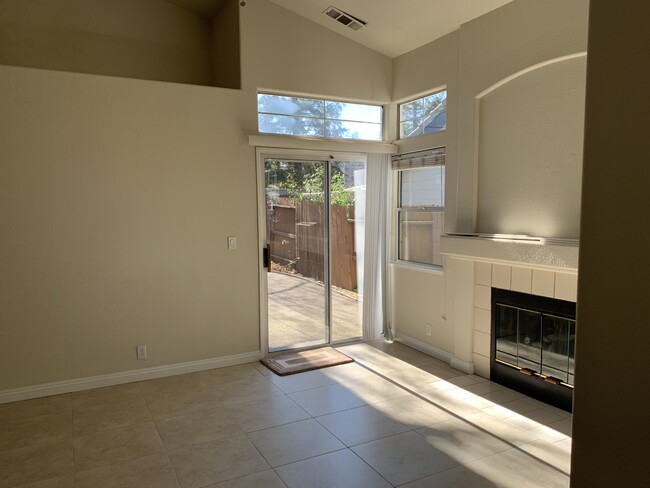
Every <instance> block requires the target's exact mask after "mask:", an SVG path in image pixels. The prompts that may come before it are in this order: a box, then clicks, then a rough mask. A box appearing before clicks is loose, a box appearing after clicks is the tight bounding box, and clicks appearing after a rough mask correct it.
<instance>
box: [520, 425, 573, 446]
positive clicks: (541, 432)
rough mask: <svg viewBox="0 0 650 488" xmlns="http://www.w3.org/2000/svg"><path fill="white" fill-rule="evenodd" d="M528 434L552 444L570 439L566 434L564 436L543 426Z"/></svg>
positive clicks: (529, 431) (531, 430)
mask: <svg viewBox="0 0 650 488" xmlns="http://www.w3.org/2000/svg"><path fill="white" fill-rule="evenodd" d="M527 432H528V433H529V434H530V435H531V436H533V437H534V438H535V439H540V440H543V441H546V442H550V443H556V442H560V441H563V440H565V439H568V438H569V437H568V436H567V435H566V434H563V433H562V432H559V431H557V430H555V429H554V428H552V427H550V426H546V425H542V426H540V427H537V428H535V429H530V430H528V431H527ZM535 439H533V440H535Z"/></svg>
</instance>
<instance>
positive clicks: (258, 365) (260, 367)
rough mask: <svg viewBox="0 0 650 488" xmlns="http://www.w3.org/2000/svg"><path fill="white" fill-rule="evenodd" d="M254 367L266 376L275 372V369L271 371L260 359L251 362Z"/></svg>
mask: <svg viewBox="0 0 650 488" xmlns="http://www.w3.org/2000/svg"><path fill="white" fill-rule="evenodd" d="M249 364H250V365H251V366H253V368H255V369H256V370H257V371H259V372H260V373H262V374H263V375H264V376H270V375H272V374H275V373H274V372H273V371H271V370H270V369H269V368H267V367H266V366H264V365H263V364H262V363H260V362H259V361H255V362H254V363H249Z"/></svg>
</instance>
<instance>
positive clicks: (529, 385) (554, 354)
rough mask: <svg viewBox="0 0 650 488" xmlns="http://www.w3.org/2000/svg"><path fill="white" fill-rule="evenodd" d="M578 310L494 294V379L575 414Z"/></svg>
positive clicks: (519, 295) (532, 298) (523, 296)
mask: <svg viewBox="0 0 650 488" xmlns="http://www.w3.org/2000/svg"><path fill="white" fill-rule="evenodd" d="M575 333H576V304H575V303H573V302H567V301H564V300H558V299H554V298H547V297H542V296H537V295H529V294H526V293H519V292H515V291H510V290H502V289H499V288H492V343H491V348H492V350H491V355H490V356H491V358H490V378H491V380H492V381H495V382H497V383H500V384H503V385H504V386H507V387H509V388H512V389H514V390H517V391H520V392H521V393H524V394H526V395H528V396H531V397H533V398H536V399H538V400H541V401H543V402H545V403H548V404H550V405H554V406H556V407H558V408H562V409H564V410H567V411H569V412H570V411H571V410H572V403H573V378H574V351H575Z"/></svg>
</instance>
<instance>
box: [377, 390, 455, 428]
mask: <svg viewBox="0 0 650 488" xmlns="http://www.w3.org/2000/svg"><path fill="white" fill-rule="evenodd" d="M372 407H373V408H374V409H376V410H377V411H379V412H382V413H383V414H384V415H387V416H388V417H390V418H392V419H393V420H395V421H397V422H401V423H402V424H405V425H407V426H409V427H410V428H411V429H419V428H420V427H427V426H429V425H434V424H437V423H440V422H446V421H448V420H454V419H455V418H456V417H455V416H454V415H452V414H451V413H449V412H447V411H446V410H443V409H441V408H439V407H437V406H435V405H434V404H433V403H432V402H429V401H426V400H423V399H420V398H418V397H415V396H408V397H402V398H398V399H396V400H389V401H387V402H379V403H373V404H372Z"/></svg>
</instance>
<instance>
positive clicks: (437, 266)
mask: <svg viewBox="0 0 650 488" xmlns="http://www.w3.org/2000/svg"><path fill="white" fill-rule="evenodd" d="M440 149H444V151H445V156H446V147H444V146H442V147H438V148H435V149H430V150H428V151H437V150H440ZM418 152H427V150H425V151H418ZM445 159H446V158H445ZM435 166H443V167H445V172H444V177H443V179H442V185H443V186H442V197H443V204H442V205H441V206H426V207H415V206H407V207H404V206H402V192H403V189H402V177H403V174H404V172H405V171H414V170H417V169H424V168H427V167H429V168H432V167H435ZM392 173H393V185H394V186H393V188H394V193H393V195H394V203H393V205H392V207H393V211H392V214H393V222H394V229H395V230H394V234H393V239H392V242H393V246H394V247H393V249H394V254H393V260H394V262H395V263H396V264H398V265H401V266H408V267H417V268H422V269H425V270H431V271H442V270H443V269H444V262H443V259H442V256H440V262H439V263H423V262H420V261H415V260H410V259H402V258H400V255H401V250H402V249H401V237H402V234H401V220H400V214H401V213H403V212H409V211H410V212H427V213H431V214H436V213H442V219H443V228H442V229H441V232H440V234H439V236H438V237H437V239H438V242H440V237H442V235H443V234H444V218H445V211H446V188H447V176H446V175H447V172H446V161H445V162H443V163H442V164H433V165H428V166H423V167H419V168H418V167H414V168H401V169H398V168H393V169H392Z"/></svg>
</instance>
